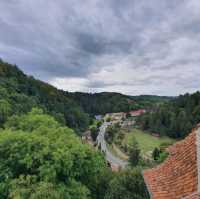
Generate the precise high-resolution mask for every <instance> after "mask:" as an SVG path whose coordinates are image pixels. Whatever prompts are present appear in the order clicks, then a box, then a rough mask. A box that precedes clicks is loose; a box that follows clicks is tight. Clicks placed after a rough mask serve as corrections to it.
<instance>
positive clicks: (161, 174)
mask: <svg viewBox="0 0 200 199" xmlns="http://www.w3.org/2000/svg"><path fill="white" fill-rule="evenodd" d="M168 152H169V157H168V158H167V159H166V160H165V161H164V163H162V164H161V165H159V166H157V167H155V168H153V169H148V170H145V171H144V172H143V176H144V180H145V183H146V185H147V187H148V190H149V193H150V195H151V198H152V199H199V198H200V125H198V126H197V127H196V128H195V129H193V131H192V132H191V133H190V134H189V136H188V137H186V138H185V139H184V140H182V141H179V142H177V143H176V144H175V145H173V146H170V147H169V148H168Z"/></svg>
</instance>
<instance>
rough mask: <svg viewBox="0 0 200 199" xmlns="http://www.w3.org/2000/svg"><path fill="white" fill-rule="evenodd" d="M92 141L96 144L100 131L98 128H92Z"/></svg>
mask: <svg viewBox="0 0 200 199" xmlns="http://www.w3.org/2000/svg"><path fill="white" fill-rule="evenodd" d="M90 131H91V137H92V140H93V141H94V142H95V141H96V139H97V136H98V132H99V129H98V128H97V127H96V126H92V127H91V128H90Z"/></svg>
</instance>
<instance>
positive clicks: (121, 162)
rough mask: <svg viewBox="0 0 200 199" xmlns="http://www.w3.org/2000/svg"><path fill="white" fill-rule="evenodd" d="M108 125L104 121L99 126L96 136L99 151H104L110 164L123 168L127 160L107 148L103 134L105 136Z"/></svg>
mask: <svg viewBox="0 0 200 199" xmlns="http://www.w3.org/2000/svg"><path fill="white" fill-rule="evenodd" d="M108 125H109V123H108V122H104V123H103V124H102V126H101V127H100V131H99V135H98V136H97V143H98V146H101V151H103V152H104V153H105V156H106V160H107V161H108V162H110V163H111V164H114V165H117V166H120V167H122V168H124V167H125V166H126V165H127V164H128V162H127V161H125V160H122V159H120V158H118V157H116V156H115V155H113V154H112V153H111V152H110V151H109V149H108V148H107V145H106V141H105V137H104V136H105V131H106V128H107V127H108Z"/></svg>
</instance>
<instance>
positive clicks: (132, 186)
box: [105, 169, 149, 199]
mask: <svg viewBox="0 0 200 199" xmlns="http://www.w3.org/2000/svg"><path fill="white" fill-rule="evenodd" d="M144 198H145V199H148V198H149V195H148V192H147V189H146V186H145V183H144V179H143V177H142V174H141V171H140V169H133V170H127V171H122V172H120V173H118V174H116V176H115V177H114V178H113V179H112V180H111V181H110V183H109V188H108V191H107V192H106V196H105V199H144Z"/></svg>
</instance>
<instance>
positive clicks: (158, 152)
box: [152, 147, 160, 160]
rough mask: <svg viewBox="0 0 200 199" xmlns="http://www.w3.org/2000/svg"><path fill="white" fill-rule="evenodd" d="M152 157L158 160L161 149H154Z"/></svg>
mask: <svg viewBox="0 0 200 199" xmlns="http://www.w3.org/2000/svg"><path fill="white" fill-rule="evenodd" d="M152 157H153V159H154V160H158V159H159V157H160V150H159V149H158V148H157V147H156V148H155V149H154V150H153V153H152Z"/></svg>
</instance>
